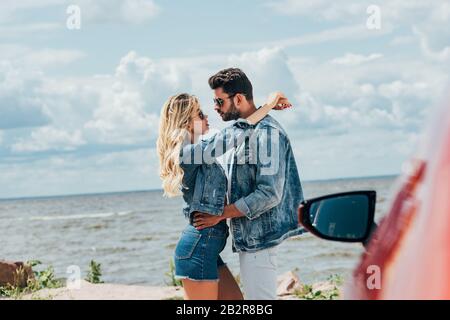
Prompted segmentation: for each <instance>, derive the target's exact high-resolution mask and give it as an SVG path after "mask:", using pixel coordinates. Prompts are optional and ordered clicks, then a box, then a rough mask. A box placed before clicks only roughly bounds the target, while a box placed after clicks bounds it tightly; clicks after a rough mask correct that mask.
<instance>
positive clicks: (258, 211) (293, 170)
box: [180, 116, 304, 252]
mask: <svg viewBox="0 0 450 320" xmlns="http://www.w3.org/2000/svg"><path fill="white" fill-rule="evenodd" d="M232 146H235V153H234V157H233V164H230V165H232V166H233V167H232V171H231V172H232V174H231V175H232V179H231V190H230V191H231V198H230V203H234V205H235V206H236V208H237V209H238V210H239V211H240V212H241V213H243V214H244V216H243V217H239V218H233V219H231V222H230V227H231V232H232V234H233V246H232V248H233V251H235V252H236V251H238V252H239V251H258V250H261V249H266V248H269V247H272V246H275V245H278V244H280V243H281V242H282V241H283V240H284V239H286V238H288V237H291V236H294V235H299V234H301V233H303V232H304V230H303V228H301V227H299V226H298V217H297V209H298V206H299V205H300V203H301V201H302V200H303V191H302V186H301V183H300V178H299V175H298V171H297V166H296V163H295V159H294V155H293V151H292V147H291V144H290V141H289V139H288V137H287V135H286V133H285V131H284V130H283V129H282V127H281V126H280V124H279V123H278V122H277V121H276V120H275V119H273V118H272V117H271V116H266V117H265V118H264V119H262V120H261V121H260V122H259V123H258V124H257V125H256V126H255V125H250V124H248V122H247V121H246V120H244V119H239V120H238V121H236V122H235V123H234V124H233V125H232V126H231V127H228V128H226V129H224V130H222V131H221V132H219V133H218V134H216V135H215V136H213V137H212V138H210V139H208V140H205V141H202V142H200V143H197V144H194V145H187V146H185V147H184V148H183V149H182V153H181V154H182V156H181V163H180V164H181V167H182V168H183V170H184V173H185V176H184V179H183V184H185V183H186V185H185V186H186V187H190V188H191V189H190V192H187V193H189V194H190V196H188V197H184V200H185V206H184V209H183V210H184V212H185V214H186V215H187V216H188V217H189V216H190V214H191V213H192V212H194V211H201V212H206V213H210V214H216V215H221V214H222V212H223V206H224V201H225V193H226V189H227V180H226V177H225V174H224V172H223V169H222V167H221V166H220V165H219V164H217V162H216V161H215V160H214V157H217V156H219V155H221V154H222V153H223V152H224V150H225V151H226V150H227V149H229V148H230V147H232ZM195 156H197V161H193V162H194V163H198V164H197V165H194V164H190V163H189V161H186V159H187V158H186V157H190V158H191V160H192V158H195ZM202 156H203V161H201V159H200V158H201V157H202ZM191 162H192V161H191ZM192 189H193V190H192ZM189 200H191V201H189Z"/></svg>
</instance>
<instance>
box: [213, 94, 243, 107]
mask: <svg viewBox="0 0 450 320" xmlns="http://www.w3.org/2000/svg"><path fill="white" fill-rule="evenodd" d="M235 95H237V93H235V94H232V95H231V96H228V97H226V98H225V99H231V98H233V97H234V96H235ZM213 101H214V104H215V105H217V106H219V107H222V106H223V103H224V102H225V100H224V99H222V98H214V99H213Z"/></svg>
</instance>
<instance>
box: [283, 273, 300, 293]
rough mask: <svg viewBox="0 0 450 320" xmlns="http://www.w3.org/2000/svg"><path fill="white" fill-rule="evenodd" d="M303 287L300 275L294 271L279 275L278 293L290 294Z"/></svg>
mask: <svg viewBox="0 0 450 320" xmlns="http://www.w3.org/2000/svg"><path fill="white" fill-rule="evenodd" d="M302 287H303V286H302V284H301V283H300V280H299V278H298V276H297V275H296V274H295V273H294V272H292V271H288V272H286V273H284V274H283V275H281V276H279V277H278V288H277V295H278V296H285V295H290V294H293V293H294V292H295V291H296V290H301V288H302Z"/></svg>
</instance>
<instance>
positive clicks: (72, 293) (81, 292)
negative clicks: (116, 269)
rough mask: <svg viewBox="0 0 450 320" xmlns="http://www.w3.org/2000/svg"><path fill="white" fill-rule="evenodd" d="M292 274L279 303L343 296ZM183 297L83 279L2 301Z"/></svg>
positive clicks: (284, 280)
mask: <svg viewBox="0 0 450 320" xmlns="http://www.w3.org/2000/svg"><path fill="white" fill-rule="evenodd" d="M291 275H292V274H290V273H287V274H285V275H284V276H280V277H279V285H278V290H277V291H278V292H277V294H278V300H303V299H329V298H331V296H330V293H332V294H338V296H334V297H333V299H336V298H339V297H340V296H342V295H341V289H340V288H338V287H336V284H335V283H333V282H332V281H323V282H318V283H315V284H313V285H311V286H308V285H306V286H304V285H302V284H300V283H299V281H298V279H297V278H295V277H294V278H293V277H292V276H291ZM304 288H308V292H309V293H305V291H304ZM301 291H303V293H302V294H300V292H301ZM183 295H184V294H183V288H182V287H179V286H138V285H124V284H111V283H98V284H92V283H90V282H87V281H85V280H81V281H80V286H79V287H78V288H72V287H71V288H69V287H62V288H56V289H42V290H39V291H35V292H33V293H28V294H22V295H20V296H18V297H15V298H7V297H0V300H1V299H4V300H9V299H19V300H183Z"/></svg>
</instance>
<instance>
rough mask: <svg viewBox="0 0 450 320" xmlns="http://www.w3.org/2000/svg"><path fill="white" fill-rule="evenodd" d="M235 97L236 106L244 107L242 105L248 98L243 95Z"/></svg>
mask: <svg viewBox="0 0 450 320" xmlns="http://www.w3.org/2000/svg"><path fill="white" fill-rule="evenodd" d="M235 97H236V106H238V105H242V103H243V102H245V101H246V98H245V96H244V95H243V94H240V93H238V94H237V95H235Z"/></svg>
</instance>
